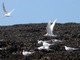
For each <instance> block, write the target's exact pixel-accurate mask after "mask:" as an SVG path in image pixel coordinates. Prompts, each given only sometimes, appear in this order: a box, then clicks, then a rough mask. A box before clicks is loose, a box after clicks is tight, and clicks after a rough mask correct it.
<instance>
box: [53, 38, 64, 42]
mask: <svg viewBox="0 0 80 60" xmlns="http://www.w3.org/2000/svg"><path fill="white" fill-rule="evenodd" d="M52 42H53V43H60V42H63V41H61V40H57V39H53V40H52Z"/></svg>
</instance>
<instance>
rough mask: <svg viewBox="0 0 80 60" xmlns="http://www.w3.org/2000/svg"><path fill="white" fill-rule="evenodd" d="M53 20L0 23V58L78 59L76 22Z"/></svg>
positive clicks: (79, 41)
mask: <svg viewBox="0 0 80 60" xmlns="http://www.w3.org/2000/svg"><path fill="white" fill-rule="evenodd" d="M55 23H56V20H54V22H51V21H49V22H48V24H46V23H40V24H20V25H13V26H0V59H1V60H80V24H79V23H65V24H60V23H56V24H55ZM46 25H47V27H46Z"/></svg>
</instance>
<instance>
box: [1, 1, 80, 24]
mask: <svg viewBox="0 0 80 60" xmlns="http://www.w3.org/2000/svg"><path fill="white" fill-rule="evenodd" d="M3 2H4V4H5V7H6V10H8V11H11V10H12V9H15V10H14V12H13V13H12V14H11V17H4V15H3V13H4V12H3V9H2V3H3ZM50 19H51V20H53V21H54V19H57V22H58V23H66V22H77V23H80V0H0V25H13V24H29V23H46V22H48V21H49V20H50Z"/></svg>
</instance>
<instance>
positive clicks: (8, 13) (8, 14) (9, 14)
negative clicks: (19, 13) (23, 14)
mask: <svg viewBox="0 0 80 60" xmlns="http://www.w3.org/2000/svg"><path fill="white" fill-rule="evenodd" d="M3 11H4V16H6V17H9V16H11V13H12V12H13V11H14V9H13V10H11V11H10V12H8V11H7V10H6V9H5V5H4V3H3Z"/></svg>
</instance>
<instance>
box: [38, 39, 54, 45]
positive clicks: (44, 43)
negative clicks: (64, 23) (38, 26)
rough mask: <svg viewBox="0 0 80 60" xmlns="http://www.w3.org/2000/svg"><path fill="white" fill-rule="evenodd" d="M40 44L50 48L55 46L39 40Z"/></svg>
mask: <svg viewBox="0 0 80 60" xmlns="http://www.w3.org/2000/svg"><path fill="white" fill-rule="evenodd" d="M38 44H42V45H43V46H50V45H53V44H50V43H48V42H47V41H42V40H38Z"/></svg>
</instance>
